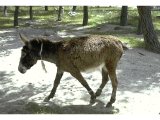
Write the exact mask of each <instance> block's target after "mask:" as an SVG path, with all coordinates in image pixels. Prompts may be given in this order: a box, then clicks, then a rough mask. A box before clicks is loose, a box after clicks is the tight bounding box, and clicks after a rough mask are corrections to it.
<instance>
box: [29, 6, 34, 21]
mask: <svg viewBox="0 0 160 120" xmlns="http://www.w3.org/2000/svg"><path fill="white" fill-rule="evenodd" d="M29 16H30V20H33V11H32V6H30V7H29Z"/></svg>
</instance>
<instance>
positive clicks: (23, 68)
mask: <svg viewBox="0 0 160 120" xmlns="http://www.w3.org/2000/svg"><path fill="white" fill-rule="evenodd" d="M18 71H19V72H20V73H22V74H24V73H26V71H27V68H26V67H25V66H22V65H21V64H19V66H18Z"/></svg>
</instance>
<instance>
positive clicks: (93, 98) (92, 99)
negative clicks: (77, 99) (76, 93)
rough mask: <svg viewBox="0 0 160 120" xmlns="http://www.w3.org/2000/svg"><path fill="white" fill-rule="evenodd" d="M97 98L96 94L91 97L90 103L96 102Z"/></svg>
mask: <svg viewBox="0 0 160 120" xmlns="http://www.w3.org/2000/svg"><path fill="white" fill-rule="evenodd" d="M95 100H96V96H95V95H94V96H93V97H91V99H90V104H94V103H95Z"/></svg>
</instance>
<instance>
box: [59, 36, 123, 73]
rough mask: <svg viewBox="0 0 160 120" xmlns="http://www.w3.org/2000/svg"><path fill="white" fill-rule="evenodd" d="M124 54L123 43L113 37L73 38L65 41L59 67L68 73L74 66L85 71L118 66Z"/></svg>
mask: <svg viewBox="0 0 160 120" xmlns="http://www.w3.org/2000/svg"><path fill="white" fill-rule="evenodd" d="M122 53H123V47H122V43H121V42H120V41H119V40H118V39H117V38H116V37H113V36H98V35H90V36H86V37H79V38H73V39H71V40H69V41H63V45H62V48H61V49H60V50H59V55H58V56H59V62H60V64H59V65H60V66H59V67H62V68H64V69H65V70H66V71H68V70H71V69H72V68H71V67H73V66H74V67H77V68H78V69H79V70H80V71H85V70H87V69H92V68H95V67H97V66H99V65H101V64H108V63H111V62H114V63H115V64H116V63H117V62H118V60H119V59H120V57H121V55H122Z"/></svg>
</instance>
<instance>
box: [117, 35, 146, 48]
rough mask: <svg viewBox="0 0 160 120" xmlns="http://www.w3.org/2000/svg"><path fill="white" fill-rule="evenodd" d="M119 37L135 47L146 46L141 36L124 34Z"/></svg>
mask: <svg viewBox="0 0 160 120" xmlns="http://www.w3.org/2000/svg"><path fill="white" fill-rule="evenodd" d="M118 38H119V39H120V40H121V41H122V42H123V43H127V44H128V45H129V46H130V47H133V48H135V47H136V48H144V47H145V45H144V42H143V40H141V38H138V37H131V36H129V37H128V36H122V35H118Z"/></svg>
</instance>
